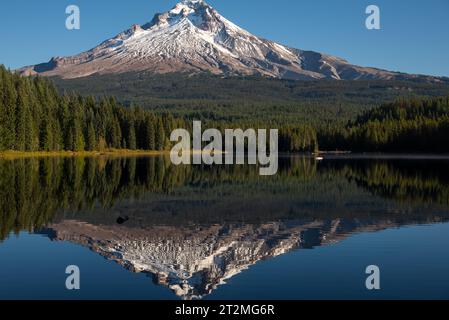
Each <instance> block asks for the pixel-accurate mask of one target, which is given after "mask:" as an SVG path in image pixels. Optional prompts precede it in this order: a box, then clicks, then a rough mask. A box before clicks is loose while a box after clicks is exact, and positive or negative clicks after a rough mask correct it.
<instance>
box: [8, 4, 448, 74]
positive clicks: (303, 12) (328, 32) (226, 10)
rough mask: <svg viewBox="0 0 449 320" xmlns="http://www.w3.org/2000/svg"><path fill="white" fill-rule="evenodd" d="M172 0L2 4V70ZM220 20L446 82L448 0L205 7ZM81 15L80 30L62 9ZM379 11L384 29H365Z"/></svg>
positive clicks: (83, 43) (104, 33)
mask: <svg viewBox="0 0 449 320" xmlns="http://www.w3.org/2000/svg"><path fill="white" fill-rule="evenodd" d="M176 2H178V1H176V0H129V1H116V0H113V1H111V0H109V1H107V0H40V1H36V0H15V1H0V17H1V18H0V30H1V39H0V43H1V46H0V64H5V65H6V66H7V67H10V68H17V67H21V66H24V65H29V64H35V63H40V62H46V61H48V60H49V59H50V58H51V57H52V56H66V55H72V54H77V53H80V52H82V51H85V50H87V49H90V48H92V47H94V46H96V45H97V44H99V43H100V42H102V41H103V40H106V39H107V38H110V37H112V36H114V35H116V34H117V33H119V32H121V31H123V30H125V29H127V28H129V27H130V26H131V25H132V24H134V23H139V24H143V23H145V22H148V21H150V20H151V19H152V17H153V15H154V14H155V13H156V12H164V11H166V10H167V9H169V8H171V7H172V6H173V5H174V4H175V3H176ZM208 3H209V4H211V5H212V6H214V7H215V8H216V9H217V10H218V11H219V12H220V13H221V14H222V15H224V16H225V17H227V18H228V19H230V20H231V21H233V22H235V23H236V24H238V25H240V26H241V27H243V28H245V29H247V30H248V31H251V32H252V33H254V34H256V35H259V36H262V37H264V38H267V39H270V40H274V41H277V42H280V43H283V44H286V45H289V46H292V47H296V48H300V49H306V50H315V51H319V52H324V53H329V54H333V55H337V56H340V57H342V58H345V59H347V60H349V61H350V62H352V63H354V64H359V65H363V66H374V67H379V68H385V69H389V70H393V71H403V72H409V73H422V74H431V75H444V76H449V0H427V1H425V0H371V1H366V0H307V1H306V0H273V1H268V0H209V1H208ZM69 4H76V5H78V6H79V7H80V9H81V30H77V31H68V30H67V29H66V28H65V19H66V15H65V8H66V6H67V5H69ZM370 4H376V5H378V6H379V7H380V9H381V23H382V30H380V31H369V30H367V29H366V28H365V19H366V15H365V8H366V7H367V6H368V5H370Z"/></svg>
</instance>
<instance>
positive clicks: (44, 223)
mask: <svg viewBox="0 0 449 320" xmlns="http://www.w3.org/2000/svg"><path fill="white" fill-rule="evenodd" d="M0 210H1V211H0V261H1V263H0V299H23V298H25V299H36V298H37V299H47V298H48V299H91V298H96V299H352V298H356V299H378V298H384V299H397V298H400V299H405V298H410V299H449V245H448V244H449V160H448V159H445V158H432V159H430V158H426V157H413V158H407V157H401V158H394V157H393V158H385V157H380V158H377V159H369V158H366V157H358V158H351V157H345V158H338V157H336V158H335V157H334V158H331V159H325V160H324V161H322V162H316V161H315V160H314V159H309V158H304V157H299V156H285V157H283V158H281V159H280V170H279V173H278V174H277V175H276V176H273V177H261V176H259V175H258V169H257V168H256V167H251V166H221V167H208V166H196V167H195V166H193V167H190V166H180V167H175V166H172V165H171V164H170V161H169V159H167V158H164V157H143V158H65V159H64V158H51V159H19V160H0ZM373 264H374V265H377V266H379V267H380V270H381V290H379V291H368V290H367V289H366V287H365V279H366V277H367V275H366V274H365V268H366V267H367V266H368V265H373ZM68 265H77V266H78V267H79V268H80V270H81V290H79V291H69V290H67V289H66V288H65V280H66V277H67V275H66V274H65V268H66V266H68Z"/></svg>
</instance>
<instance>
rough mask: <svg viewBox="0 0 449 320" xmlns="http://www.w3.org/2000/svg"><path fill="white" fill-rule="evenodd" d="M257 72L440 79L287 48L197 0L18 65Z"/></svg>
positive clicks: (36, 69)
mask: <svg viewBox="0 0 449 320" xmlns="http://www.w3.org/2000/svg"><path fill="white" fill-rule="evenodd" d="M140 71H147V72H154V73H170V72H184V73H200V72H209V73H212V74H217V75H262V76H268V77H274V78H283V79H295V80H313V79H335V80H358V79H385V80H392V79H397V80H413V79H418V80H423V81H433V82H435V81H436V82H438V81H447V79H446V78H437V77H427V76H419V75H407V74H402V73H397V72H389V71H385V70H379V69H374V68H363V67H358V66H355V65H352V64H350V63H348V62H347V61H345V60H343V59H340V58H337V57H333V56H330V55H325V54H321V53H318V52H312V51H303V50H299V49H294V48H289V47H286V46H283V45H281V44H278V43H276V42H273V41H269V40H265V39H262V38H259V37H257V36H255V35H253V34H251V33H249V32H248V31H246V30H244V29H242V28H240V27H238V26H237V25H235V24H233V23H232V22H230V21H229V20H227V19H226V18H224V17H223V16H221V15H220V14H219V13H218V12H217V11H216V10H214V9H213V8H212V7H211V6H210V5H208V4H207V3H205V2H204V1H202V0H184V1H182V2H180V3H178V4H177V5H176V6H175V7H174V8H173V9H172V10H170V11H168V12H166V13H162V14H157V15H156V16H155V17H154V18H153V20H152V21H151V22H150V23H148V24H145V25H143V26H142V27H141V26H139V25H133V26H132V27H131V28H130V29H129V30H127V31H124V32H122V33H120V34H118V35H117V36H116V37H114V38H112V39H109V40H106V41H105V42H103V43H101V44H100V45H99V46H97V47H95V48H93V49H91V50H89V51H87V52H84V53H81V54H79V55H76V56H72V57H64V58H62V57H57V58H52V59H51V60H50V61H49V62H48V63H43V64H39V65H35V66H28V67H24V68H22V69H19V70H18V72H20V73H21V74H24V75H33V74H42V75H44V76H60V77H62V78H67V79H70V78H79V77H86V76H90V75H94V74H111V73H124V72H140Z"/></svg>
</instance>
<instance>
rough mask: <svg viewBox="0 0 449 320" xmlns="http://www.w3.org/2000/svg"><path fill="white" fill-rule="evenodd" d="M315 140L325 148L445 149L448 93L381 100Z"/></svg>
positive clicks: (448, 133)
mask: <svg viewBox="0 0 449 320" xmlns="http://www.w3.org/2000/svg"><path fill="white" fill-rule="evenodd" d="M319 141H320V146H321V148H324V149H328V150H334V149H341V150H351V151H371V152H373V151H374V152H376V151H382V152H438V153H443V152H449V97H437V98H414V99H408V100H406V99H400V100H397V101H396V102H393V103H388V104H384V105H382V106H380V107H377V108H374V109H371V110H369V111H366V112H363V113H362V114H361V115H360V116H358V117H357V119H356V120H355V121H350V122H349V123H348V125H347V126H346V127H345V128H334V129H333V130H329V131H327V132H322V133H321V134H320V137H319Z"/></svg>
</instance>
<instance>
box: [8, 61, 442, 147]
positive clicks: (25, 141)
mask: <svg viewBox="0 0 449 320" xmlns="http://www.w3.org/2000/svg"><path fill="white" fill-rule="evenodd" d="M211 79H215V78H211ZM214 81H216V80H214ZM223 81H224V80H223ZM226 81H231V80H226ZM226 81H225V82H224V83H225V84H228V85H229V83H228V82H226ZM232 81H233V82H232V83H233V85H234V83H235V82H237V83H240V84H239V85H243V84H244V83H245V82H244V81H243V80H232ZM242 81H243V82H242ZM247 81H250V83H253V84H255V82H257V81H256V80H255V79H248V80H247ZM258 81H260V83H261V84H262V85H263V86H269V85H271V86H274V87H275V88H276V87H278V86H280V85H281V84H283V85H284V86H285V85H286V84H289V83H290V82H285V83H284V82H276V81H273V82H271V81H270V80H258ZM241 83H243V84H241ZM290 84H291V86H292V87H291V90H292V91H298V92H302V93H301V94H302V95H304V94H305V93H304V92H303V91H301V90H305V89H304V88H302V87H298V86H299V85H298V84H296V83H290ZM162 85H163V86H166V84H165V83H164V82H163V83H162V84H161V86H162ZM186 85H187V83H186ZM320 86H321V87H320V88H321V90H324V92H327V91H326V90H329V89H326V90H325V89H324V88H327V87H328V86H331V87H332V88H333V89H332V90H337V89H338V88H340V87H343V88H346V87H345V85H337V84H335V85H331V84H329V83H326V86H324V85H323V84H321V85H320ZM323 86H324V88H323ZM282 88H284V87H282ZM306 88H308V90H310V94H311V95H312V96H313V92H314V89H313V88H314V87H313V86H310V85H307V86H306ZM426 88H427V87H426ZM228 89H229V88H228ZM247 89H248V90H249V88H247ZM272 89H273V88H272ZM440 89H441V88H440ZM440 89H438V90H440ZM184 90H185V89H184ZM285 90H286V89H285V88H284V89H283V91H282V92H283V93H282V95H286V93H285ZM342 90H343V89H342ZM344 90H347V88H346V89H344ZM426 90H430V89H429V88H427V89H426ZM435 90H436V89H435ZM243 91H244V90H243V89H241V90H240V91H239V92H238V96H239V97H240V96H241V95H242V94H243ZM337 91H338V90H337ZM226 92H227V91H226ZM320 92H321V91H320ZM332 92H333V91H332ZM317 94H318V93H317ZM321 94H322V92H321V93H320V94H318V95H319V96H321ZM320 99H321V98H320ZM330 99H331V97H330ZM358 99H361V98H360V97H359V98H358ZM293 101H294V100H293V99H292V97H291V96H290V98H289V102H288V103H287V105H288V106H289V107H288V108H287V109H289V108H291V109H289V110H290V111H288V110H286V109H283V108H282V105H283V102H279V105H278V106H276V104H275V105H270V104H267V105H266V106H265V108H268V109H264V107H263V106H262V105H261V108H262V109H260V110H258V113H260V114H263V117H261V116H255V115H254V116H253V115H252V114H248V115H247V117H246V118H242V117H241V115H242V114H243V112H244V111H243V110H240V109H238V110H237V109H233V108H231V109H229V110H227V109H226V108H225V109H226V110H227V111H226V110H225V111H226V114H227V115H228V117H227V118H216V117H215V116H216V114H210V115H209V116H207V115H206V114H204V112H203V113H201V114H198V115H197V116H194V115H192V114H180V113H179V108H174V110H173V111H171V110H170V109H166V110H165V111H164V112H160V110H154V109H151V108H150V109H145V108H143V107H141V106H134V105H133V104H131V105H129V106H125V105H123V104H121V103H119V102H117V101H116V99H115V98H112V97H94V96H81V95H78V94H60V93H58V90H57V89H56V88H55V86H54V85H53V83H52V82H51V81H50V80H48V79H44V78H40V77H21V76H19V75H16V74H14V73H11V72H10V71H8V70H6V69H5V68H4V67H3V66H0V151H2V150H3V151H4V150H16V151H62V150H66V151H85V150H87V151H101V150H105V149H131V150H135V149H140V150H159V151H161V150H168V149H169V148H170V146H171V145H172V143H171V142H170V141H169V138H170V134H171V132H172V130H173V129H176V128H186V129H190V128H191V126H192V120H202V121H203V128H204V129H206V128H211V127H212V128H218V129H221V130H222V131H223V130H224V129H228V128H242V129H247V128H254V129H258V128H260V129H274V128H278V129H279V133H280V135H279V137H280V139H279V151H281V152H315V151H317V150H318V149H321V150H350V151H374V152H377V151H379V152H380V151H383V152H448V151H449V124H448V122H449V120H448V119H449V98H441V97H435V98H408V99H405V98H403V99H397V100H396V102H393V103H388V104H383V105H382V106H380V107H371V108H368V110H366V106H365V107H360V108H359V116H358V117H355V116H354V117H353V119H355V120H349V121H348V120H347V121H345V122H342V121H341V119H339V115H343V114H345V112H344V111H343V110H347V109H348V107H347V106H344V105H339V106H337V107H334V109H335V112H336V113H335V114H334V121H330V120H329V119H328V120H325V119H327V117H328V116H329V114H327V113H326V112H325V113H326V115H324V114H321V115H320V112H318V111H317V112H315V114H314V116H315V117H318V118H319V119H318V120H316V121H311V122H310V123H309V122H307V121H305V119H306V117H305V115H304V116H303V115H301V114H298V112H297V111H295V110H294V108H293V104H294V102H293ZM320 101H321V100H320ZM190 102H192V101H190ZM258 103H262V102H260V101H259V102H258ZM314 103H317V102H314ZM290 104H292V105H290ZM310 106H313V108H315V109H320V108H321V107H320V104H319V103H318V104H316V105H315V104H310V105H309V107H310ZM178 107H179V106H178ZM313 108H312V109H313ZM307 110H309V109H307V108H306V109H305V111H304V110H303V111H304V112H305V113H307V112H308V111H307ZM326 110H327V109H326ZM329 110H330V109H329ZM351 110H352V107H351ZM360 110H365V111H361V113H360ZM225 111H223V112H225ZM265 111H268V115H267V114H266V113H265ZM278 111H279V113H281V114H283V117H284V116H285V117H286V121H285V122H283V121H279V120H280V119H279V118H277V117H276V116H275V114H276V113H278ZM286 111H288V112H287V113H286ZM306 111H307V112H306ZM323 112H324V111H323ZM270 114H273V117H274V118H273V119H271V118H270V116H269V115H270ZM322 117H324V118H322ZM301 119H302V120H301ZM320 119H321V120H320Z"/></svg>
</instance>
